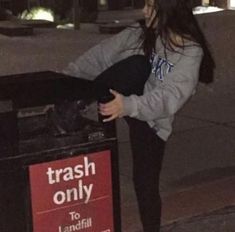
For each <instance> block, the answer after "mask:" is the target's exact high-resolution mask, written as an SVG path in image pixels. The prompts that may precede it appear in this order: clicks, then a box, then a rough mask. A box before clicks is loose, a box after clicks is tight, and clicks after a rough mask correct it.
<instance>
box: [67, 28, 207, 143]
mask: <svg viewBox="0 0 235 232" xmlns="http://www.w3.org/2000/svg"><path fill="white" fill-rule="evenodd" d="M141 33H142V28H140V26H138V25H136V26H133V27H129V28H127V29H125V30H123V31H122V32H120V33H119V34H117V35H115V36H113V37H111V38H108V39H106V40H104V41H102V42H101V43H100V44H98V45H96V46H95V47H93V48H91V49H90V50H88V51H87V52H85V53H84V54H83V55H82V56H80V57H79V58H78V59H77V60H76V61H75V62H72V63H70V64H69V66H68V67H67V68H66V69H65V71H64V72H65V73H66V74H69V75H72V76H77V77H81V78H86V79H89V80H94V79H95V77H96V76H97V75H98V74H100V73H101V72H102V71H104V70H105V69H107V68H108V67H110V66H111V65H113V64H114V63H116V62H118V61H120V60H122V59H124V58H127V57H129V56H131V55H134V54H143V50H142V49H140V45H141V39H140V35H141ZM187 45H190V46H186V47H185V48H184V49H181V48H177V49H176V51H178V52H172V51H168V50H167V51H166V54H167V56H166V57H167V59H166V58H165V55H164V47H163V45H162V43H161V41H160V39H158V40H157V41H156V54H154V53H153V56H152V59H151V62H152V72H151V74H150V76H149V79H148V80H147V82H146V84H145V88H144V94H143V95H142V96H137V95H131V96H123V102H124V113H123V116H130V117H133V118H137V119H139V120H143V121H147V122H148V124H149V125H150V126H151V127H152V128H154V129H155V131H156V133H157V135H158V136H159V137H160V138H162V139H163V140H165V141H166V140H167V138H168V137H169V135H170V134H171V132H172V122H173V119H174V115H175V113H176V112H177V111H178V110H179V109H180V108H181V107H182V106H183V105H184V103H185V102H186V101H187V100H188V99H189V98H190V96H191V95H192V94H193V93H194V92H195V89H196V85H197V83H198V76H199V67H200V63H201V59H202V55H203V52H202V49H201V47H200V46H199V45H197V44H193V43H192V42H189V43H188V44H187Z"/></svg>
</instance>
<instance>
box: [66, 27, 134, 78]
mask: <svg viewBox="0 0 235 232" xmlns="http://www.w3.org/2000/svg"><path fill="white" fill-rule="evenodd" d="M137 31H138V30H136V28H134V27H128V28H127V29H125V30H123V31H122V32H120V33H118V34H116V35H115V36H112V37H110V38H108V39H105V40H103V41H102V42H101V43H99V44H97V45H96V46H94V47H93V48H91V49H89V50H88V51H87V52H85V53H84V54H83V55H81V56H80V57H78V59H77V60H75V61H74V62H71V63H70V64H69V65H68V67H67V68H66V69H65V70H64V71H63V73H65V74H68V75H70V76H75V77H80V78H85V79H88V80H94V79H95V77H96V76H98V75H99V74H100V73H101V72H103V71H104V70H105V69H107V68H108V67H110V66H111V65H113V64H114V63H115V62H117V61H119V60H120V59H121V58H122V57H121V56H120V53H121V52H122V51H125V50H126V49H128V48H129V47H128V46H129V42H131V41H130V37H132V36H137V33H138V32H137ZM134 38H135V37H134Z"/></svg>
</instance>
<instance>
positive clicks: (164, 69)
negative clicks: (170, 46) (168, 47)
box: [150, 53, 174, 81]
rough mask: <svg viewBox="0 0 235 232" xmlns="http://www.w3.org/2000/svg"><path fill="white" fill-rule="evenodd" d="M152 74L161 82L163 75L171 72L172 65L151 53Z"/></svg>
mask: <svg viewBox="0 0 235 232" xmlns="http://www.w3.org/2000/svg"><path fill="white" fill-rule="evenodd" d="M150 62H151V64H152V73H154V74H155V77H157V78H158V79H159V80H161V81H162V80H163V79H164V77H165V75H166V74H167V73H169V72H171V71H172V69H173V67H174V65H173V64H172V63H170V62H169V61H168V60H167V59H165V58H162V57H160V56H159V55H158V54H156V53H153V54H152V57H151V60H150Z"/></svg>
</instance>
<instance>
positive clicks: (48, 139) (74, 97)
mask: <svg viewBox="0 0 235 232" xmlns="http://www.w3.org/2000/svg"><path fill="white" fill-rule="evenodd" d="M91 86H92V82H90V81H87V80H83V79H79V78H72V77H68V76H65V75H62V74H58V73H55V72H50V71H48V72H36V73H27V74H21V75H12V76H6V77H1V78H0V144H1V147H0V152H1V155H0V209H1V210H0V231H1V232H16V231H17V232H67V231H87V232H120V231H121V222H120V200H119V173H118V152H117V139H116V133H115V128H114V124H110V125H108V126H107V125H106V126H105V127H106V129H107V127H109V129H108V130H107V131H109V132H108V133H106V129H105V127H104V126H103V124H102V123H101V122H100V121H99V120H98V117H97V115H98V114H97V115H96V117H97V120H96V119H95V118H94V115H92V117H93V118H92V117H89V115H88V113H87V111H89V110H87V111H86V113H85V114H84V115H85V116H86V114H87V116H88V117H87V120H85V122H86V126H84V127H81V128H80V129H79V130H77V131H74V132H73V133H69V134H66V133H64V134H61V135H59V136H58V135H54V134H53V133H51V131H50V129H48V127H49V126H48V112H49V111H50V109H53V107H54V106H55V104H59V103H60V102H65V103H64V104H66V102H67V103H68V104H69V103H70V102H71V101H80V100H82V99H86V100H87V99H88V98H89V97H90V96H89V91H87V90H89V89H90V88H91ZM92 114H94V112H93V113H92ZM84 115H83V116H84ZM85 116H84V117H85ZM110 127H113V128H112V130H111V129H110ZM110 131H112V132H113V133H110Z"/></svg>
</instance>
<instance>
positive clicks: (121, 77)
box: [94, 55, 165, 232]
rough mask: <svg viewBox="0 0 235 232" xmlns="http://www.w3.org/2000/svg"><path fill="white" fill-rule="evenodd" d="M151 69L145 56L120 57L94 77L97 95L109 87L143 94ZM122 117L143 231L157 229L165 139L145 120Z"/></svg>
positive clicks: (102, 94) (125, 92)
mask: <svg viewBox="0 0 235 232" xmlns="http://www.w3.org/2000/svg"><path fill="white" fill-rule="evenodd" d="M150 70H151V65H150V63H149V61H148V59H147V58H146V57H145V56H142V55H134V56H131V57H129V58H127V59H125V60H122V61H120V62H118V63H116V64H114V65H113V66H111V67H110V68H108V69H107V70H105V71H104V72H102V73H101V74H100V75H99V76H98V77H97V78H96V79H95V81H94V86H95V94H96V97H97V98H98V99H101V98H102V97H104V96H108V95H110V94H109V89H110V88H112V89H114V90H116V91H117V92H119V93H121V94H123V95H124V96H129V95H131V94H136V95H142V94H143V88H144V84H145V82H146V80H147V79H148V77H149V75H150ZM125 119H126V121H127V123H128V126H129V131H130V142H131V148H132V155H133V182H134V187H135V191H136V196H137V201H138V205H139V210H140V217H141V221H142V224H143V228H144V232H158V231H159V230H160V218H161V198H160V194H159V175H160V170H161V164H162V159H163V154H164V147H165V142H164V141H163V140H162V139H160V138H159V137H158V136H157V135H156V133H155V131H154V130H153V129H151V128H150V127H149V125H148V124H147V123H146V122H144V121H140V120H138V119H134V118H130V117H125Z"/></svg>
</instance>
